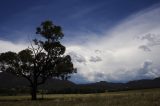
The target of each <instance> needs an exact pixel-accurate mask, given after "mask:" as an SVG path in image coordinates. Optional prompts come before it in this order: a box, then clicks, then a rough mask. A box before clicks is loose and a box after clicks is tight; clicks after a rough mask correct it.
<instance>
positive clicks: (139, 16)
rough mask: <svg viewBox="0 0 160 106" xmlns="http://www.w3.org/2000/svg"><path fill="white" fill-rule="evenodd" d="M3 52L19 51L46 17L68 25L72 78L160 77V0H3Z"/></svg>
mask: <svg viewBox="0 0 160 106" xmlns="http://www.w3.org/2000/svg"><path fill="white" fill-rule="evenodd" d="M0 13H1V14H0V23H1V24H0V52H6V51H15V52H18V51H20V50H22V49H24V48H27V47H28V46H29V40H30V39H32V38H35V37H38V36H37V35H36V34H35V29H36V27H37V26H39V25H40V23H41V22H43V21H45V20H52V21H53V23H55V24H56V25H60V26H62V28H63V32H64V34H65V36H64V38H63V39H62V44H64V45H65V46H66V49H67V50H66V54H69V55H71V57H72V61H73V63H74V66H75V67H76V68H77V73H76V74H73V75H72V77H71V79H70V80H71V81H74V82H76V83H87V82H97V81H109V82H127V81H131V80H139V79H152V78H156V77H160V67H159V66H160V56H159V53H160V14H159V13H160V0H25V1H22V0H0Z"/></svg>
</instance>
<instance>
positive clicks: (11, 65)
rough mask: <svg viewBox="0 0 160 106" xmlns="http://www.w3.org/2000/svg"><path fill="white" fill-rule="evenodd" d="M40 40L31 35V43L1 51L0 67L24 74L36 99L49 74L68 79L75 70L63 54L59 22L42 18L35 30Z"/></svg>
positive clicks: (16, 73) (21, 75)
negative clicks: (16, 51) (21, 48)
mask: <svg viewBox="0 0 160 106" xmlns="http://www.w3.org/2000/svg"><path fill="white" fill-rule="evenodd" d="M36 34H37V35H40V36H39V37H42V38H43V40H38V39H34V40H33V43H34V44H31V47H29V48H27V49H25V50H22V51H20V52H18V53H14V52H11V51H9V52H6V53H1V54H0V69H1V70H2V71H7V72H10V73H13V74H15V75H17V76H20V77H24V78H26V79H27V80H28V81H29V82H30V86H31V88H32V92H31V93H32V99H36V91H37V87H38V85H40V84H43V83H45V81H46V80H47V79H48V78H51V77H54V78H60V79H63V80H64V79H68V78H70V75H71V74H72V73H75V72H76V69H75V68H74V67H73V63H72V61H71V57H70V56H69V55H64V53H65V50H66V49H65V46H63V45H62V44H61V43H60V40H61V39H62V38H63V36H64V35H63V33H62V29H61V27H60V26H56V25H54V24H53V23H52V22H51V21H45V22H42V24H41V25H40V26H39V27H38V28H37V31H36Z"/></svg>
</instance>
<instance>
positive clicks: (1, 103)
mask: <svg viewBox="0 0 160 106" xmlns="http://www.w3.org/2000/svg"><path fill="white" fill-rule="evenodd" d="M39 98H41V95H39ZM159 104H160V89H148V90H136V91H123V92H106V93H100V94H55V95H44V100H37V101H31V100H30V96H1V97H0V106H159Z"/></svg>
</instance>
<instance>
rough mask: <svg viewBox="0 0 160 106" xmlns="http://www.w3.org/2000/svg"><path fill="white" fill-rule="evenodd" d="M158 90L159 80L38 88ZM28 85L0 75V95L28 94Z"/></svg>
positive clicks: (53, 83)
mask: <svg viewBox="0 0 160 106" xmlns="http://www.w3.org/2000/svg"><path fill="white" fill-rule="evenodd" d="M147 88H160V78H155V79H152V80H151V79H143V80H136V81H130V82H127V83H110V82H106V81H100V82H96V83H88V84H75V83H73V82H71V81H67V80H59V79H49V80H47V82H46V83H45V84H43V85H42V86H40V87H39V91H40V90H42V89H43V90H44V91H45V92H46V93H98V92H105V91H106V90H108V91H121V90H132V89H147ZM29 90H30V88H29V83H28V82H27V80H26V79H24V78H19V77H16V76H14V75H12V74H10V73H6V72H1V73H0V93H1V94H2V93H8V92H9V94H12V93H19V92H20V93H29Z"/></svg>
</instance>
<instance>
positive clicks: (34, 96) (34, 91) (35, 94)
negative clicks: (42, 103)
mask: <svg viewBox="0 0 160 106" xmlns="http://www.w3.org/2000/svg"><path fill="white" fill-rule="evenodd" d="M31 95H32V100H37V84H34V85H33V86H32V91H31Z"/></svg>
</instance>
